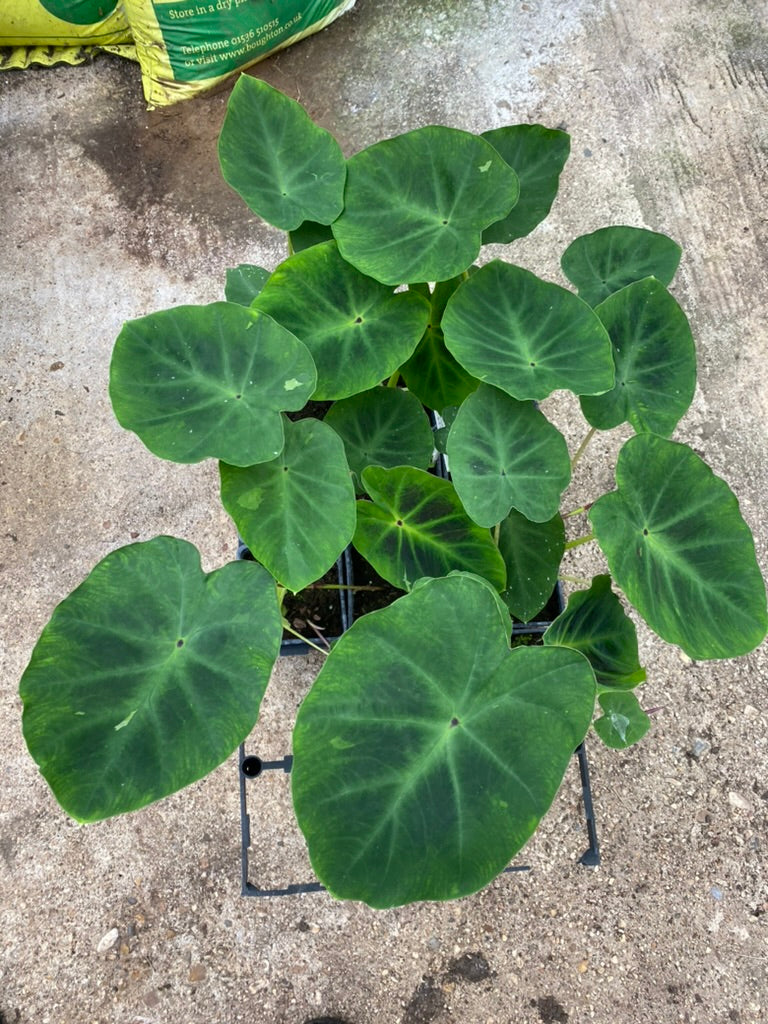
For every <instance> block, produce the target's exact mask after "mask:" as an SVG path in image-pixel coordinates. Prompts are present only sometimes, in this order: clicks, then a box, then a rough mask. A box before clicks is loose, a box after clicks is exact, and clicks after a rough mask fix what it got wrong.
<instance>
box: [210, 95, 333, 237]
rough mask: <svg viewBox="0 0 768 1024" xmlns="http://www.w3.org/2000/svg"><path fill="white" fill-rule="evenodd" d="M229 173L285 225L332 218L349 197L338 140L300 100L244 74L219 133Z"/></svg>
mask: <svg viewBox="0 0 768 1024" xmlns="http://www.w3.org/2000/svg"><path fill="white" fill-rule="evenodd" d="M219 162H220V164H221V173H222V175H223V176H224V180H225V181H226V182H227V184H228V185H230V186H231V187H232V188H233V189H234V190H235V191H236V192H237V193H238V194H239V195H240V196H241V197H242V198H243V199H244V200H245V202H246V203H247V204H248V206H249V207H250V209H251V210H253V212H254V213H257V214H258V215H259V216H260V217H263V218H264V220H265V221H267V222H268V223H269V224H273V225H274V226H275V227H276V228H282V230H283V231H293V230H295V229H296V228H298V227H299V225H300V224H302V223H303V222H304V221H306V220H313V221H317V222H319V223H320V224H330V223H331V221H333V220H335V219H336V217H338V215H339V214H340V213H341V210H342V207H343V205H344V182H345V179H346V164H345V162H344V155H343V154H342V152H341V149H340V148H339V144H338V142H337V141H336V140H335V139H334V137H333V136H332V135H331V134H330V133H329V132H327V131H325V129H324V128H320V127H318V125H316V124H315V123H314V122H313V121H312V119H311V118H310V117H309V115H308V114H307V113H306V111H305V110H304V109H303V108H302V107H301V106H299V104H298V103H296V101H295V100H292V99H290V98H289V97H288V96H284V95H283V93H281V92H278V90H277V89H273V88H272V86H270V85H267V83H266V82H262V81H260V80H259V79H256V78H251V77H250V75H241V76H240V78H238V80H237V82H236V83H235V87H234V89H233V90H232V93H231V95H230V97H229V102H228V104H227V113H226V116H225V118H224V124H223V125H222V129H221V135H220V137H219Z"/></svg>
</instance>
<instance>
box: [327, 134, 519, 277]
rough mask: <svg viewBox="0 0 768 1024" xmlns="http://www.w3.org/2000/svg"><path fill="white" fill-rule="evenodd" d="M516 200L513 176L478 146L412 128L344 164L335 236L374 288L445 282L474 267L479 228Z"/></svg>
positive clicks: (485, 146) (484, 145)
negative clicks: (375, 283)
mask: <svg viewBox="0 0 768 1024" xmlns="http://www.w3.org/2000/svg"><path fill="white" fill-rule="evenodd" d="M518 193H519V186H518V181H517V175H516V174H515V172H514V171H513V170H512V168H511V167H509V166H508V165H507V164H506V163H505V162H504V161H503V160H502V159H501V157H500V156H499V154H498V153H497V152H496V150H495V149H494V148H493V146H491V145H490V143H488V142H486V141H485V140H484V139H481V138H480V137H479V136H477V135H471V134H470V133H469V132H463V131H459V130H458V129H456V128H444V127H441V126H434V125H433V126H430V127H427V128H418V129H416V131H412V132H406V133H405V134H404V135H398V136H397V137H396V138H394V139H386V140H385V141H383V142H377V143H376V144H375V145H373V146H369V147H368V149H364V150H363V151H362V152H361V153H358V154H357V155H356V156H353V157H352V158H351V159H350V160H349V161H348V163H347V186H346V190H345V193H344V212H343V213H342V214H341V216H340V217H339V218H338V220H336V221H335V222H334V224H333V234H334V237H335V238H336V240H337V241H338V243H339V249H340V251H341V254H342V256H343V257H344V259H346V260H348V261H349V262H350V263H352V264H353V265H354V266H356V267H357V268H358V270H360V271H362V272H363V273H364V274H370V276H371V277H375V278H376V280H377V281H383V282H384V283H385V284H391V285H398V284H402V283H408V282H411V281H445V280H447V279H448V278H451V277H455V276H456V275H457V274H461V273H462V272H463V271H465V270H466V269H467V267H468V266H469V265H470V264H471V263H473V262H474V261H475V258H476V257H477V254H478V253H479V251H480V246H481V244H482V233H483V229H484V228H487V227H488V226H489V225H490V224H493V223H495V222H496V221H497V220H500V219H501V218H502V217H505V216H506V215H507V214H508V213H509V211H510V210H511V209H512V207H513V206H514V205H515V203H516V202H517V197H518Z"/></svg>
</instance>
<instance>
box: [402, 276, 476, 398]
mask: <svg viewBox="0 0 768 1024" xmlns="http://www.w3.org/2000/svg"><path fill="white" fill-rule="evenodd" d="M472 270H474V268H471V269H470V272H471V271H472ZM464 280H465V278H464V276H463V275H462V276H461V277H454V278H451V280H450V281H438V282H437V284H436V285H435V288H434V291H433V292H432V293H431V295H430V300H431V312H430V315H429V323H428V325H427V329H426V331H425V332H424V336H423V338H422V339H421V341H420V342H419V344H418V346H417V347H416V351H415V352H414V353H413V355H412V356H411V358H410V359H409V360H408V362H407V363H405V364H404V365H403V367H402V368H401V373H402V377H403V380H404V381H405V383H406V385H407V387H408V389H409V390H410V391H412V392H413V393H414V395H416V396H417V398H419V400H420V401H422V402H423V403H424V405H426V406H427V408H429V409H436V410H438V411H442V410H443V409H446V408H447V407H448V406H452V405H461V403H462V402H463V401H464V399H465V398H466V397H467V395H471V394H472V392H473V391H474V390H475V388H476V387H477V385H478V381H477V378H476V377H473V376H472V375H471V374H469V373H467V371H466V370H465V369H464V367H463V366H462V365H461V364H460V363H458V362H457V361H456V360H455V359H454V358H453V356H452V355H451V353H450V352H449V351H448V349H447V348H446V347H445V339H444V338H443V330H442V327H441V326H440V320H441V318H442V316H443V311H444V310H445V305H446V303H447V302H448V299H449V298H450V297H451V295H452V294H453V293H454V292H455V291H456V289H457V288H458V286H459V285H460V284H461V282H462V281H464ZM427 292H428V294H429V289H427Z"/></svg>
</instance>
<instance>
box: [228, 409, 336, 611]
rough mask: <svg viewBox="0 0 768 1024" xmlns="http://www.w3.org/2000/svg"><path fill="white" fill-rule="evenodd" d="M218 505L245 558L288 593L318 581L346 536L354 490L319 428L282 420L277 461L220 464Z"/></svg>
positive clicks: (329, 437) (329, 434)
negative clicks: (232, 527) (241, 544)
mask: <svg viewBox="0 0 768 1024" xmlns="http://www.w3.org/2000/svg"><path fill="white" fill-rule="evenodd" d="M219 469H220V473H221V500H222V503H223V505H224V508H225V509H226V510H227V512H228V513H229V514H230V515H231V516H232V519H233V520H234V522H235V525H236V526H237V529H238V532H239V534H240V536H241V537H242V538H243V540H244V541H245V543H246V545H247V546H248V548H249V549H250V551H251V554H252V555H253V556H254V558H256V559H257V560H258V561H259V562H261V563H262V564H263V565H265V566H266V567H267V569H269V571H270V572H271V573H272V575H273V576H274V577H275V578H276V579H277V580H279V582H280V583H281V584H283V586H285V587H287V588H288V589H289V590H292V591H294V592H297V591H299V590H302V589H303V588H304V587H306V586H307V585H308V584H310V583H313V582H314V581H315V580H318V579H320V577H321V576H322V575H323V573H325V572H327V570H328V569H330V567H331V566H332V565H333V564H334V562H335V561H336V559H337V558H338V557H339V555H340V554H341V552H342V551H343V550H344V548H345V547H346V546H347V544H349V542H350V540H351V539H352V534H353V533H354V529H355V489H354V487H353V486H352V476H351V474H350V472H349V466H348V465H347V460H346V458H345V455H344V445H343V444H342V442H341V439H340V438H339V437H338V435H337V434H336V433H335V432H334V431H333V430H332V429H331V428H330V427H328V426H326V424H325V423H323V422H321V421H320V420H315V419H303V420H299V421H298V422H296V423H292V422H291V421H290V420H286V421H285V448H284V449H283V451H282V453H281V454H280V455H279V456H278V458H277V459H274V460H273V461H272V462H263V463H261V464H260V465H258V466H250V467H248V468H245V469H242V468H237V467H235V466H228V465H226V464H225V463H221V465H220V467H219Z"/></svg>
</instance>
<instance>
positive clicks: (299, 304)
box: [254, 242, 429, 400]
mask: <svg viewBox="0 0 768 1024" xmlns="http://www.w3.org/2000/svg"><path fill="white" fill-rule="evenodd" d="M254 307H255V308H257V309H260V310H262V311H263V312H265V313H268V314H269V315H270V316H271V317H273V319H275V320H276V321H277V322H278V323H280V324H282V325H283V327H285V328H286V329H287V330H289V331H291V333H293V334H295V335H296V337H297V338H300V339H301V341H303V342H304V344H305V345H306V346H307V348H308V349H309V351H310V352H311V353H312V358H313V359H314V361H315V364H316V366H317V389H316V391H315V394H314V398H316V399H319V400H322V399H335V398H347V397H348V396H349V395H354V394H357V393H358V392H359V391H365V390H367V389H368V388H372V387H374V386H375V385H376V384H378V383H379V381H381V380H383V379H384V378H385V377H389V376H390V375H391V374H392V373H393V372H394V371H395V370H396V369H397V368H398V366H400V364H401V363H404V362H405V360H406V359H408V357H409V356H410V355H411V353H412V352H413V350H414V349H415V348H416V346H417V344H418V343H419V338H421V336H422V334H423V333H424V330H425V328H426V326H427V322H428V320H429V303H428V302H427V301H426V300H425V299H424V298H423V297H422V296H421V295H417V294H416V293H415V292H410V291H409V292H398V293H395V292H394V291H393V290H392V288H389V287H387V286H386V285H383V284H379V282H378V281H374V280H373V278H371V277H366V276H365V274H361V273H359V271H357V270H355V268H354V267H352V266H350V264H349V263H347V262H346V261H345V260H343V259H342V258H341V256H340V255H339V252H338V249H337V247H336V243H335V242H324V243H322V244H320V245H314V246H312V247H311V248H309V249H305V250H303V251H302V252H299V253H296V255H294V256H291V257H290V258H289V259H287V260H286V261H285V262H284V263H281V265H280V266H279V267H278V268H277V270H275V271H274V273H273V274H272V276H271V277H270V279H269V281H267V283H266V285H265V286H264V288H263V289H262V291H261V293H260V294H259V296H258V298H257V299H256V300H255V302H254Z"/></svg>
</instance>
